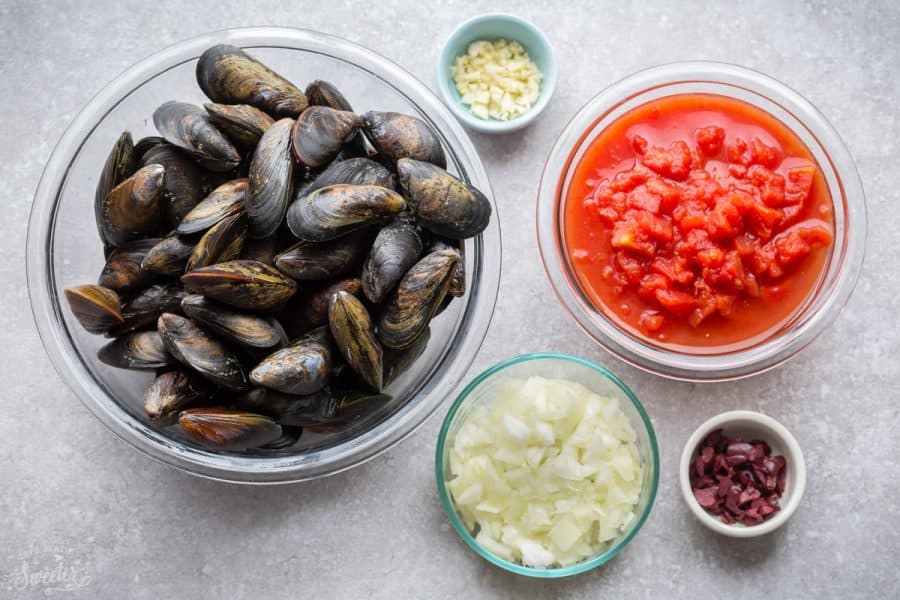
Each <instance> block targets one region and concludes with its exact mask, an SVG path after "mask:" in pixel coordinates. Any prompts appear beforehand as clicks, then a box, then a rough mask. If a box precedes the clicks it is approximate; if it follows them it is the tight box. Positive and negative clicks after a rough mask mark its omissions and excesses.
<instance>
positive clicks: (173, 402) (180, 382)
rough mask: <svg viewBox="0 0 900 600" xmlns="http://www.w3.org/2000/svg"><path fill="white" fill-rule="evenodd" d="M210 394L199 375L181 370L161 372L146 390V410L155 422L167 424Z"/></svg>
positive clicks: (144, 402) (144, 400) (144, 401)
mask: <svg viewBox="0 0 900 600" xmlns="http://www.w3.org/2000/svg"><path fill="white" fill-rule="evenodd" d="M208 395H209V389H208V387H207V386H206V385H205V384H204V383H203V380H202V379H200V378H199V377H195V376H193V375H190V374H188V373H186V372H183V371H180V370H173V371H166V372H164V373H161V374H160V375H159V376H158V377H157V378H156V379H154V380H153V383H152V384H150V387H149V388H147V391H145V392H144V399H143V404H144V412H146V413H147V417H149V418H150V420H151V421H152V422H153V423H156V424H157V425H167V424H169V422H170V421H171V420H173V419H174V417H175V416H176V415H177V414H178V413H179V412H181V411H182V410H184V409H185V408H188V407H190V406H191V405H194V404H197V403H198V402H201V401H203V400H204V399H205V398H206V397H207V396H208Z"/></svg>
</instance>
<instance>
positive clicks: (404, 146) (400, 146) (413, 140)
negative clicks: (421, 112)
mask: <svg viewBox="0 0 900 600" xmlns="http://www.w3.org/2000/svg"><path fill="white" fill-rule="evenodd" d="M362 121H363V131H364V132H365V134H366V137H367V138H368V139H369V141H370V142H372V146H374V147H375V149H376V150H377V151H378V153H379V154H381V155H383V156H385V157H387V158H389V159H390V160H393V161H397V160H400V159H401V158H413V159H415V160H422V161H425V162H429V163H431V164H434V165H437V166H439V167H441V168H442V169H443V168H446V167H447V157H446V155H445V154H444V149H443V147H442V146H441V140H440V138H439V137H438V135H437V134H436V133H435V132H434V130H433V129H432V128H431V126H430V125H428V123H426V122H425V121H423V120H421V119H418V118H416V117H411V116H409V115H404V114H401V113H395V112H376V111H370V112H367V113H366V114H364V115H363V116H362Z"/></svg>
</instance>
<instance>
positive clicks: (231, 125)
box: [203, 104, 275, 152]
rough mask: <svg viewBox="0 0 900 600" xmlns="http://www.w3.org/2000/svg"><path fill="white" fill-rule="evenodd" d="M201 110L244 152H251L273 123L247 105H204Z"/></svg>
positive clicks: (265, 115)
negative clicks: (203, 109) (204, 110)
mask: <svg viewBox="0 0 900 600" xmlns="http://www.w3.org/2000/svg"><path fill="white" fill-rule="evenodd" d="M203 108H205V109H206V112H207V113H209V120H210V121H212V123H213V125H215V126H216V127H218V128H219V131H221V132H222V133H224V134H225V135H226V136H227V137H228V139H230V140H231V141H232V142H233V143H234V145H235V146H237V147H238V148H239V149H241V150H243V151H244V152H252V151H253V149H254V148H256V144H258V143H259V138H261V137H262V134H263V133H265V132H266V130H267V129H268V128H269V127H271V126H272V123H274V122H275V121H274V119H272V117H270V116H269V115H267V114H266V113H264V112H263V111H261V110H259V109H258V108H256V107H255V106H250V105H249V104H204V105H203Z"/></svg>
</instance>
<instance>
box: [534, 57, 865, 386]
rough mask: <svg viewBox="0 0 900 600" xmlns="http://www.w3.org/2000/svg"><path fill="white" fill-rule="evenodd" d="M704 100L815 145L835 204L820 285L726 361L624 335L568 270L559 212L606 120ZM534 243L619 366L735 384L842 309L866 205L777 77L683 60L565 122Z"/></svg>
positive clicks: (813, 113) (842, 163)
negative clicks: (720, 101) (762, 116)
mask: <svg viewBox="0 0 900 600" xmlns="http://www.w3.org/2000/svg"><path fill="white" fill-rule="evenodd" d="M693 93H708V94H719V95H723V96H728V97H731V98H736V99H738V100H743V101H744V102H748V103H750V104H752V105H754V106H757V107H759V108H761V109H762V110H764V111H766V112H768V113H770V114H772V115H774V116H775V117H776V118H778V119H779V120H781V122H783V123H784V124H785V125H787V126H788V127H789V128H790V129H791V130H793V131H794V133H796V134H797V135H798V136H799V137H800V139H801V140H803V142H804V143H805V144H806V145H807V146H808V147H809V150H810V151H811V152H812V154H813V156H815V158H816V160H817V161H818V163H819V166H820V167H821V168H822V170H823V172H824V175H825V179H826V181H827V183H828V187H829V190H830V192H831V197H832V200H833V202H834V225H835V240H834V245H833V247H832V251H831V254H830V256H829V258H828V260H827V262H826V264H825V267H824V272H823V273H822V276H821V277H820V278H819V281H818V283H817V285H816V288H815V289H814V290H813V292H812V293H811V294H810V296H809V297H808V298H807V300H806V302H805V303H804V304H803V305H802V306H801V307H799V309H798V310H797V311H796V312H795V314H794V315H793V317H792V318H791V320H790V321H789V322H788V323H787V324H785V325H784V326H783V327H782V328H781V329H780V330H779V331H777V332H775V333H773V334H772V335H771V336H770V337H769V338H768V339H766V340H764V341H762V342H760V343H758V344H756V345H754V346H751V347H748V348H745V349H741V350H737V351H733V352H723V353H720V354H689V353H681V352H676V351H672V350H667V349H662V348H659V347H656V346H652V345H649V344H647V343H645V342H644V341H642V340H640V339H638V338H636V337H633V336H632V335H630V334H629V333H627V332H625V331H623V330H621V329H620V328H619V327H617V326H616V325H615V324H614V323H613V322H612V321H611V320H609V319H607V318H606V317H605V316H604V315H603V314H602V313H601V312H600V311H599V310H597V309H596V308H595V307H594V306H593V304H592V303H591V301H590V300H589V298H588V297H587V295H586V294H585V293H584V292H583V291H582V290H581V288H580V286H579V284H578V281H577V278H576V277H575V274H574V272H573V270H572V267H571V265H569V263H568V259H567V256H568V253H567V252H566V251H565V248H564V244H565V236H564V235H563V231H562V222H563V220H562V218H561V217H562V215H563V211H564V208H565V201H566V199H565V190H567V189H568V186H569V183H570V181H571V177H572V174H573V172H574V170H575V166H576V165H577V164H578V162H579V160H581V157H582V156H583V155H584V152H585V151H586V150H587V148H588V147H589V146H590V143H591V142H592V141H593V140H594V139H595V138H596V137H597V135H599V133H600V132H602V131H603V130H604V129H605V128H606V127H607V126H608V125H609V124H610V123H612V122H613V121H614V120H616V119H617V118H618V117H620V116H621V115H623V114H624V113H626V112H627V111H629V110H631V109H632V108H635V107H636V106H640V105H642V104H645V103H646V102H648V101H651V100H654V99H657V98H662V97H665V96H671V95H674V94H693ZM537 227H538V243H539V245H540V249H541V256H542V258H543V261H544V267H545V269H546V271H547V276H548V277H549V278H550V283H551V284H552V285H553V288H554V290H555V291H556V294H557V296H558V297H559V299H560V301H561V302H562V304H563V306H565V308H566V309H567V310H568V311H569V313H570V314H571V315H572V317H573V318H574V319H575V320H576V321H577V322H578V324H579V325H580V326H581V328H582V329H584V331H585V332H587V333H588V335H590V336H591V337H592V338H594V340H596V341H597V342H598V343H599V344H600V345H601V346H603V347H604V348H605V349H606V350H608V351H609V352H611V353H612V354H614V355H616V356H617V357H619V358H620V359H622V360H624V361H626V362H628V363H630V364H632V365H634V366H636V367H639V368H641V369H644V370H646V371H649V372H651V373H655V374H657V375H663V376H665V377H671V378H673V379H684V380H689V381H721V380H729V379H737V378H740V377H746V376H749V375H754V374H757V373H761V372H763V371H766V370H768V369H771V368H773V367H775V366H777V365H779V364H781V363H783V362H784V361H786V360H788V359H789V358H791V357H792V356H794V355H795V354H796V353H797V352H799V351H800V350H802V349H803V348H804V347H806V346H807V345H808V344H809V343H810V342H812V341H813V340H814V339H815V338H816V337H817V336H818V335H819V334H821V333H822V331H824V330H825V328H826V327H827V326H828V325H829V324H830V323H831V322H832V321H833V320H834V319H835V317H837V315H838V314H839V313H840V312H841V310H842V309H843V307H844V306H845V305H846V303H847V300H848V299H849V298H850V294H851V293H852V292H853V288H854V286H855V285H856V280H857V278H858V277H859V272H860V269H861V268H862V263H863V256H864V254H865V246H866V203H865V196H864V194H863V188H862V183H861V182H860V180H859V174H858V173H857V170H856V165H855V163H854V162H853V157H852V156H851V155H850V152H849V151H848V150H847V148H846V146H845V145H844V143H843V141H842V140H841V138H840V136H839V135H838V133H837V132H836V131H835V130H834V128H833V127H832V126H831V124H830V123H829V122H828V121H827V120H826V119H825V117H824V116H823V115H822V113H820V112H819V111H818V110H817V109H816V108H815V107H814V106H813V105H812V104H810V102H809V101H808V100H806V99H805V98H803V97H802V96H801V95H800V94H798V93H797V92H795V91H794V90H792V89H790V88H789V87H787V86H786V85H784V84H783V83H780V82H778V81H776V80H774V79H772V78H771V77H768V76H766V75H763V74H762V73H758V72H756V71H752V70H750V69H745V68H743V67H738V66H734V65H729V64H724V63H715V62H682V63H672V64H668V65H662V66H658V67H653V68H650V69H647V70H645V71H640V72H638V73H635V74H634V75H631V76H629V77H626V78H625V79H623V80H621V81H619V82H618V83H615V84H614V85H612V86H610V87H609V88H607V89H606V90H604V91H602V92H601V93H599V94H598V95H597V96H595V97H594V98H593V99H592V100H591V101H590V102H588V103H587V104H586V105H585V106H584V107H583V108H582V109H581V110H580V111H578V113H577V114H576V115H575V116H574V117H573V118H572V120H571V121H569V124H568V125H567V126H566V128H565V129H564V130H563V132H562V134H561V135H560V136H559V139H558V140H557V142H556V145H555V146H554V147H553V150H552V151H551V152H550V156H549V157H548V159H547V163H546V164H545V166H544V172H543V175H542V177H541V183H540V189H539V192H538V203H537Z"/></svg>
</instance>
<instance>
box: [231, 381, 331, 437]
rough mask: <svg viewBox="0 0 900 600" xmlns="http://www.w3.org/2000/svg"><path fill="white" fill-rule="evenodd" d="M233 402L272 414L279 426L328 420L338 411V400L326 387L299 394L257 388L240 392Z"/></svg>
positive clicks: (247, 408) (236, 404)
mask: <svg viewBox="0 0 900 600" xmlns="http://www.w3.org/2000/svg"><path fill="white" fill-rule="evenodd" d="M233 405H234V407H235V408H239V409H241V410H249V411H251V412H255V413H259V414H263V415H267V416H270V417H272V418H273V419H275V421H276V422H277V423H278V424H279V425H283V426H285V425H286V426H291V427H306V426H307V425H316V424H319V423H327V422H328V421H330V420H331V419H332V418H334V415H335V413H336V412H337V399H336V398H335V397H334V396H333V395H332V394H331V393H330V392H329V391H328V390H327V389H323V390H319V391H318V392H315V393H312V394H306V395H303V396H298V395H295V394H285V393H283V392H278V391H275V390H271V389H268V388H264V387H257V388H253V389H251V390H248V391H246V392H244V393H242V394H240V395H239V396H238V397H237V398H236V399H235V401H234V403H233Z"/></svg>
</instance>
